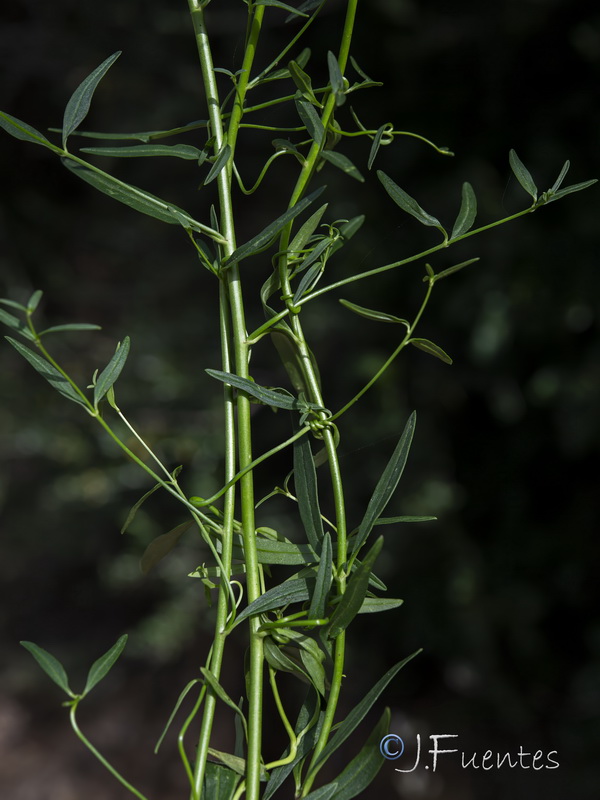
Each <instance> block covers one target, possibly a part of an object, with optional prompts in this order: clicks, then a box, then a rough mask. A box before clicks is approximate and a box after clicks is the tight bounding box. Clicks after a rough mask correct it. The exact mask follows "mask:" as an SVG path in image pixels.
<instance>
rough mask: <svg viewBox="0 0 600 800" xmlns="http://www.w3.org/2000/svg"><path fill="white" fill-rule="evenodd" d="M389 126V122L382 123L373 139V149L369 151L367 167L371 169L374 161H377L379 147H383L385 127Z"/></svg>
mask: <svg viewBox="0 0 600 800" xmlns="http://www.w3.org/2000/svg"><path fill="white" fill-rule="evenodd" d="M386 128H387V124H384V125H382V126H381V127H380V128H378V129H377V133H376V134H375V138H374V139H373V144H372V145H371V150H370V152H369V160H368V161H367V169H371V167H372V166H373V162H374V161H375V157H376V156H377V153H378V152H379V148H380V147H381V139H382V138H383V134H384V133H385V129H386Z"/></svg>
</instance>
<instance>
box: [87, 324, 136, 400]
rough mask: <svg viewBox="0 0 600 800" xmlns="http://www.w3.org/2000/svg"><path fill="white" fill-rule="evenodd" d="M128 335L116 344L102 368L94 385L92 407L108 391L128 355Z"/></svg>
mask: <svg viewBox="0 0 600 800" xmlns="http://www.w3.org/2000/svg"><path fill="white" fill-rule="evenodd" d="M129 344H130V340H129V336H126V337H125V338H124V339H123V341H122V342H120V343H119V344H118V345H117V349H116V351H115V354H114V356H113V357H112V358H111V360H110V361H109V362H108V364H107V365H106V367H105V368H104V369H103V370H102V372H101V373H100V375H99V376H98V380H97V381H96V385H95V386H94V407H95V408H98V403H99V402H100V400H102V398H103V397H104V395H105V394H106V393H107V392H108V390H109V389H110V387H111V386H112V385H113V384H114V383H115V381H116V380H117V378H118V377H119V375H120V374H121V371H122V369H123V367H124V366H125V361H126V360H127V356H128V355H129Z"/></svg>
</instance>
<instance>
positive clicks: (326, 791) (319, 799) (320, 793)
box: [304, 782, 338, 800]
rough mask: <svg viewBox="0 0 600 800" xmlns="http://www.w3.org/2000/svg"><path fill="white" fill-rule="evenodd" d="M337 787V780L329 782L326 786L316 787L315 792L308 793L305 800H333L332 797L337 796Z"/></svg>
mask: <svg viewBox="0 0 600 800" xmlns="http://www.w3.org/2000/svg"><path fill="white" fill-rule="evenodd" d="M337 788H338V785H337V783H336V782H334V783H328V784H327V785H326V786H321V787H319V788H318V789H315V791H314V792H310V793H309V794H307V795H306V797H305V798H304V800H331V798H332V797H335V794H336V792H337Z"/></svg>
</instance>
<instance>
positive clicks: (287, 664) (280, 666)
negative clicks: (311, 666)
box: [263, 637, 324, 688]
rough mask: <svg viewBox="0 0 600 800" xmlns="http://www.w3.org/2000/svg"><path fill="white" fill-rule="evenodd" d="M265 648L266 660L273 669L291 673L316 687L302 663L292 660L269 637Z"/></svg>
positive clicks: (264, 645) (265, 642)
mask: <svg viewBox="0 0 600 800" xmlns="http://www.w3.org/2000/svg"><path fill="white" fill-rule="evenodd" d="M263 648H264V654H265V660H266V662H267V663H268V664H269V666H271V667H272V668H273V669H275V670H278V671H280V672H289V673H290V674H292V675H295V676H296V677H297V678H300V680H301V681H304V682H306V683H310V684H311V685H313V686H314V684H313V681H312V679H311V677H310V675H309V674H308V673H307V671H306V670H305V669H304V666H303V665H302V664H301V662H300V661H297V660H296V659H295V658H292V657H291V655H288V654H287V653H284V651H283V649H282V648H281V647H280V646H279V645H277V644H275V642H274V641H273V640H272V639H271V638H269V637H267V638H266V639H265V640H264V642H263ZM323 681H324V674H323ZM315 688H316V687H315Z"/></svg>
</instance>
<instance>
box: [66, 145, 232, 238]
mask: <svg viewBox="0 0 600 800" xmlns="http://www.w3.org/2000/svg"><path fill="white" fill-rule="evenodd" d="M62 163H63V165H64V166H65V167H66V168H67V169H68V170H70V171H71V172H72V173H73V174H74V175H77V177H78V178H81V179H82V180H84V181H85V182H86V183H89V184H90V186H93V187H94V189H97V190H98V191H99V192H102V193H103V194H107V195H108V196H109V197H112V198H113V200H117V201H118V202H119V203H123V204H124V205H126V206H129V207H130V208H133V209H134V210H135V211H138V212H139V213H140V214H146V215H147V216H149V217H153V218H154V219H159V220H160V221H161V222H167V223H168V224H169V225H179V224H181V220H180V218H176V217H175V216H174V215H173V213H172V209H175V210H176V211H177V212H178V213H179V214H180V215H181V217H183V218H184V219H185V222H186V227H187V228H189V229H190V230H193V231H197V232H198V233H204V234H206V235H207V236H210V237H211V238H212V239H214V240H215V241H221V242H222V241H224V240H223V237H222V236H221V234H220V233H219V232H218V231H216V230H213V229H212V228H209V227H208V226H207V225H203V224H202V223H201V222H198V221H197V220H195V219H193V218H192V217H190V215H189V214H188V213H187V212H185V211H184V210H183V209H181V208H178V207H177V206H174V205H173V204H172V203H167V202H165V201H164V200H161V199H160V197H156V196H155V195H153V194H150V192H145V191H144V190H143V189H139V188H138V187H137V186H133V185H132V184H129V183H124V182H123V181H120V180H118V179H117V178H114V177H113V176H112V175H109V174H108V173H107V172H103V171H102V170H99V169H97V168H94V169H92V168H91V166H85V165H83V164H78V163H76V162H75V161H73V160H72V159H71V158H63V159H62Z"/></svg>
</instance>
